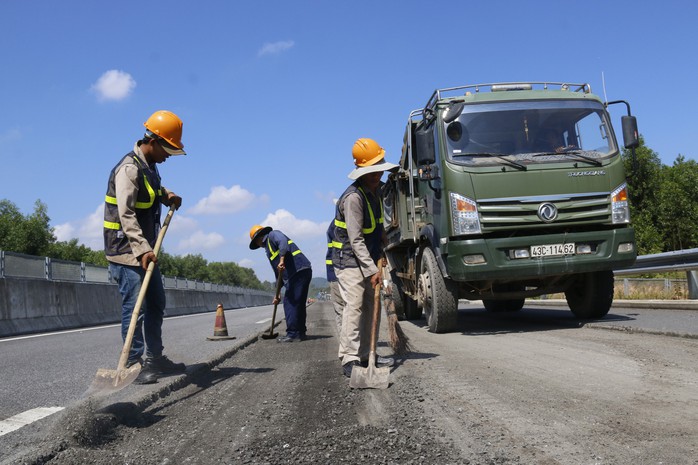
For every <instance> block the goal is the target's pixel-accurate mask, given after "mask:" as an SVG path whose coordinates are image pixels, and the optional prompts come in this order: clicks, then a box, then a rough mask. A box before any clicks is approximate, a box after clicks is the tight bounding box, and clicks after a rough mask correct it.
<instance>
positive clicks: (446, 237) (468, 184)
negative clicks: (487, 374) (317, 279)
mask: <svg viewBox="0 0 698 465" xmlns="http://www.w3.org/2000/svg"><path fill="white" fill-rule="evenodd" d="M613 103H617V102H613ZM623 103H624V102H623ZM606 105H607V104H604V103H603V102H602V101H601V99H600V98H599V97H597V96H596V95H594V94H592V93H591V89H590V87H589V85H588V84H568V83H545V82H522V83H499V84H479V85H468V86H462V87H454V88H448V89H439V90H436V91H435V92H434V93H433V94H432V96H431V98H430V99H429V100H428V102H427V104H426V105H425V106H424V107H423V108H421V109H418V110H414V111H412V112H411V113H410V115H409V118H408V122H407V127H406V129H405V134H404V138H403V150H402V156H401V159H400V169H399V171H398V172H396V173H393V174H391V175H390V176H389V177H388V180H387V182H386V185H385V186H384V205H385V223H384V225H385V228H386V233H387V237H388V245H387V247H386V249H385V252H386V257H387V258H388V262H389V265H390V268H391V274H392V278H393V283H394V286H395V289H394V292H395V294H396V295H397V296H399V301H400V302H401V303H402V309H403V311H404V315H405V317H406V318H408V319H416V318H420V317H421V315H422V313H424V315H425V316H426V319H427V323H428V326H429V329H430V330H431V331H433V332H447V331H452V330H453V329H455V326H456V316H457V307H458V300H459V299H468V300H482V301H483V304H484V306H485V308H486V309H487V310H488V311H492V312H502V311H518V310H520V309H521V308H522V307H523V305H524V300H525V299H526V298H527V297H534V296H540V295H544V294H551V293H558V292H563V293H564V294H565V297H566V300H567V303H568V305H569V307H570V310H571V311H572V312H573V313H574V314H575V315H576V316H577V317H579V318H584V319H588V318H600V317H602V316H604V315H606V313H608V311H609V309H610V307H611V304H612V301H613V285H614V280H613V269H616V268H622V267H627V266H630V265H631V264H632V263H633V262H634V261H635V258H636V246H635V238H634V232H633V229H632V227H631V225H630V213H629V205H628V186H627V183H626V178H625V172H624V169H623V162H622V160H621V156H620V149H619V147H618V144H617V142H616V137H615V133H614V130H613V127H612V125H611V120H610V116H609V113H608V112H607V109H606ZM628 112H629V105H628ZM623 134H624V137H625V139H626V140H625V146H626V147H629V148H630V147H635V146H637V144H638V137H637V126H636V123H635V119H634V117H632V116H631V115H629V116H628V117H623Z"/></svg>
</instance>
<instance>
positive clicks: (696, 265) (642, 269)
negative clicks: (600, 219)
mask: <svg viewBox="0 0 698 465" xmlns="http://www.w3.org/2000/svg"><path fill="white" fill-rule="evenodd" d="M666 271H685V272H686V281H687V284H688V298H689V299H698V249H686V250H675V251H673V252H663V253H655V254H649V255H640V256H638V257H637V260H636V261H635V264H634V265H633V266H631V267H628V268H622V269H619V270H613V274H614V275H616V276H628V275H634V274H642V273H662V272H666Z"/></svg>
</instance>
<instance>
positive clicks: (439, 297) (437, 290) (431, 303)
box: [417, 248, 458, 333]
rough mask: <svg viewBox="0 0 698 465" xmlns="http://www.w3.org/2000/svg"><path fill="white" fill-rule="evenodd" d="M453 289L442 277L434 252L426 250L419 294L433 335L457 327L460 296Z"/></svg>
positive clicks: (419, 279) (420, 274) (420, 275)
mask: <svg viewBox="0 0 698 465" xmlns="http://www.w3.org/2000/svg"><path fill="white" fill-rule="evenodd" d="M453 287H454V286H453V284H452V283H451V282H450V281H448V282H447V281H446V280H445V279H444V277H443V276H442V275H441V270H440V269H439V265H438V264H437V263H436V257H434V252H433V251H432V250H431V249H430V248H426V249H424V251H423V252H422V259H421V265H420V273H419V278H418V279H417V294H418V295H419V300H420V302H421V303H422V308H423V309H424V315H426V319H427V325H429V331H431V332H432V333H446V332H449V331H453V330H454V329H455V327H456V317H457V315H458V295H457V293H456V292H455V289H453Z"/></svg>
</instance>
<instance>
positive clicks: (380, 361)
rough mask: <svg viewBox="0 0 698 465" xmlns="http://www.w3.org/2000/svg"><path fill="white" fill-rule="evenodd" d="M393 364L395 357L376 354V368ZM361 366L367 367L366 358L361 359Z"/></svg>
mask: <svg viewBox="0 0 698 465" xmlns="http://www.w3.org/2000/svg"><path fill="white" fill-rule="evenodd" d="M393 365H395V359H394V358H392V357H381V356H380V355H376V368H383V367H391V366H393ZM361 366H362V367H364V368H366V367H368V360H361Z"/></svg>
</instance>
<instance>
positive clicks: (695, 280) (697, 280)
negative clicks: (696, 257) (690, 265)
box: [686, 270, 698, 299]
mask: <svg viewBox="0 0 698 465" xmlns="http://www.w3.org/2000/svg"><path fill="white" fill-rule="evenodd" d="M686 281H687V282H688V298H689V299H698V271H696V270H691V271H687V272H686Z"/></svg>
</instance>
